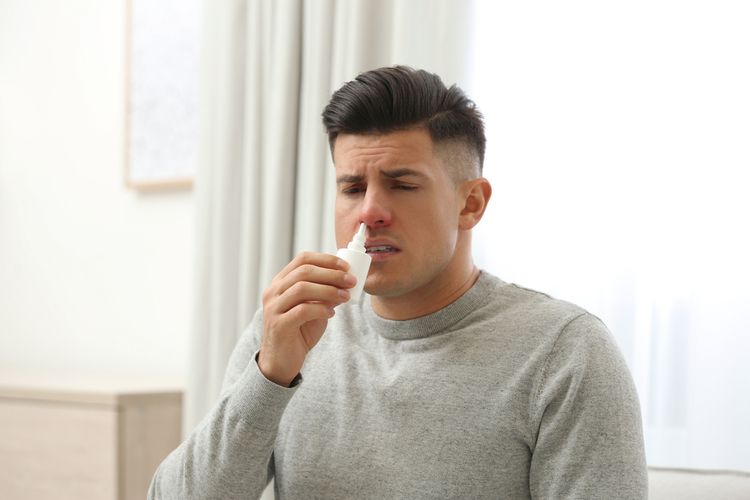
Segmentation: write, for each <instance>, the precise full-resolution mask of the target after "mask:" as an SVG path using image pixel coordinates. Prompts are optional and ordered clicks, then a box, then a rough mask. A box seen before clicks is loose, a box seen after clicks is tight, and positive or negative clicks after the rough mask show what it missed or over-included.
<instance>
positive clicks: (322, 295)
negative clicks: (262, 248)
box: [258, 252, 356, 387]
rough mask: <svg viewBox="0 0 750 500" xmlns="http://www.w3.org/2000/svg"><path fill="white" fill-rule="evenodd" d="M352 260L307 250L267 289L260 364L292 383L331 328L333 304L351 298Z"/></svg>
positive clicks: (285, 382)
mask: <svg viewBox="0 0 750 500" xmlns="http://www.w3.org/2000/svg"><path fill="white" fill-rule="evenodd" d="M348 270H349V264H348V263H347V262H346V261H344V260H341V259H340V258H338V257H336V256H335V255H329V254H325V253H311V252H304V253H301V254H299V255H298V256H297V257H295V258H294V260H292V261H291V262H290V263H289V264H288V265H287V266H286V267H285V268H284V269H282V270H281V272H280V273H279V274H277V275H276V276H275V277H274V279H273V280H272V281H271V284H270V285H268V288H266V289H265V290H264V291H263V338H262V340H261V347H260V353H259V356H258V367H259V368H260V371H261V372H262V373H263V375H264V376H265V377H266V378H267V379H268V380H270V381H272V382H275V383H276V384H279V385H282V386H284V387H288V386H289V384H290V383H291V382H292V380H294V377H296V376H297V374H298V373H299V372H300V370H301V369H302V364H303V363H304V361H305V357H306V356H307V353H308V352H310V350H311V349H312V348H313V347H315V345H316V344H317V343H318V341H319V340H320V338H321V337H322V336H323V332H325V329H326V326H327V325H328V320H329V319H330V318H331V317H333V314H334V311H333V308H334V307H335V306H337V305H339V304H341V303H343V302H346V301H347V300H349V291H348V290H347V289H349V288H351V287H353V286H354V285H355V283H356V278H355V277H354V276H352V275H351V274H347V273H346V271H348Z"/></svg>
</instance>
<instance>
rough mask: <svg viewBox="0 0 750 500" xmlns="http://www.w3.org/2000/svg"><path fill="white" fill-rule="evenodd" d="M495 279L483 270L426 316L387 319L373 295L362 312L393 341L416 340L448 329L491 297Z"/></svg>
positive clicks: (368, 320) (378, 331)
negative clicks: (375, 306)
mask: <svg viewBox="0 0 750 500" xmlns="http://www.w3.org/2000/svg"><path fill="white" fill-rule="evenodd" d="M495 281H499V280H498V279H497V278H494V277H493V276H492V275H490V274H488V273H486V272H484V271H480V272H479V277H478V278H477V281H476V282H475V283H474V285H472V287H471V288H469V289H468V290H467V291H466V292H464V294H463V295H461V296H460V297H459V298H458V299H456V300H455V301H453V302H452V303H450V304H448V305H447V306H445V307H443V308H442V309H439V310H437V311H435V312H433V313H430V314H427V315H425V316H420V317H418V318H414V319H407V320H392V319H385V318H382V317H380V316H378V315H377V313H376V312H375V311H373V309H372V298H371V297H370V296H369V295H366V296H365V298H364V300H363V301H362V314H363V316H364V319H365V322H366V323H367V326H368V327H370V328H371V329H372V330H374V331H375V332H377V333H378V334H380V335H381V336H382V337H385V338H386V339H389V340H414V339H422V338H426V337H430V336H432V335H435V334H437V333H442V332H445V331H448V330H449V329H450V328H451V327H452V326H453V325H455V324H456V323H458V322H459V321H460V320H461V319H463V318H465V317H466V316H467V315H468V314H470V313H471V312H472V311H474V310H476V309H477V308H479V307H480V306H482V305H483V304H484V303H485V302H487V301H488V300H489V299H490V296H491V291H492V289H493V288H494V285H495V283H494V282H495Z"/></svg>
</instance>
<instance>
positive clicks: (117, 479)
mask: <svg viewBox="0 0 750 500" xmlns="http://www.w3.org/2000/svg"><path fill="white" fill-rule="evenodd" d="M0 383H1V382H0ZM181 413H182V394H181V392H180V391H178V390H161V391H156V390H148V389H143V388H139V389H137V390H128V389H122V388H119V389H106V388H103V387H101V386H100V387H98V388H96V389H75V388H65V389H61V388H55V389H52V388H43V387H40V386H38V385H37V386H35V387H33V388H32V387H25V386H21V385H0V498H2V499H4V500H24V499H33V500H46V499H50V500H51V499H54V500H65V499H76V500H85V499H96V500H109V499H112V500H130V499H139V500H143V499H144V498H145V497H146V491H147V490H148V486H149V484H150V482H151V477H152V476H153V473H154V471H155V470H156V467H157V466H158V464H159V463H160V462H161V461H162V460H163V459H164V457H166V456H167V454H169V452H170V451H172V450H173V449H174V448H176V447H177V446H178V445H179V443H180V437H181V418H182V417H181Z"/></svg>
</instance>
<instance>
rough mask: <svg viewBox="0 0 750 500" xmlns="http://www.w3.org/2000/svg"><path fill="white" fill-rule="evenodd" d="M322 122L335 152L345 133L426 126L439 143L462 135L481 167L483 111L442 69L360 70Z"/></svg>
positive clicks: (460, 138)
mask: <svg viewBox="0 0 750 500" xmlns="http://www.w3.org/2000/svg"><path fill="white" fill-rule="evenodd" d="M323 125H324V126H325V128H326V132H327V133H328V143H329V145H330V147H331V153H333V147H334V144H335V142H336V137H338V135H339V134H341V133H346V134H373V133H374V134H387V133H390V132H395V131H397V130H404V129H409V128H413V127H418V126H424V127H425V129H426V130H427V132H428V133H429V134H430V137H431V138H432V141H433V142H434V143H435V144H436V145H437V144H439V143H443V142H449V141H457V142H461V143H463V144H464V145H465V146H467V147H468V148H469V152H470V153H471V157H474V158H476V161H477V164H478V167H479V173H480V175H481V172H482V166H483V164H484V149H485V143H486V139H485V136H484V121H483V118H482V114H481V113H480V112H479V110H478V109H477V107H476V105H475V104H474V102H473V101H472V100H471V99H469V98H468V97H467V96H466V94H465V93H464V91H463V90H461V89H460V88H459V87H458V86H456V85H452V86H451V87H450V88H446V86H445V84H444V83H443V81H442V80H441V79H440V77H439V76H438V75H436V74H434V73H429V72H427V71H424V70H416V69H413V68H410V67H408V66H392V67H386V68H379V69H375V70H371V71H367V72H364V73H361V74H360V75H358V76H357V77H356V78H355V79H354V80H352V81H349V82H346V83H345V84H344V85H343V86H341V88H339V89H338V90H337V91H336V92H334V93H333V95H332V96H331V100H330V102H329V103H328V105H327V106H326V107H325V109H324V110H323Z"/></svg>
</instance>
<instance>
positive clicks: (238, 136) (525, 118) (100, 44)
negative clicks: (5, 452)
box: [0, 0, 750, 471]
mask: <svg viewBox="0 0 750 500" xmlns="http://www.w3.org/2000/svg"><path fill="white" fill-rule="evenodd" d="M749 23H750V7H748V6H747V5H746V3H745V2H741V1H724V0H718V1H711V2H709V1H694V2H676V1H663V0H657V1H650V2H645V1H631V2H626V3H622V2H618V3H612V2H594V1H574V2H565V3H559V2H534V3H525V2H524V3H521V2H491V1H481V0H476V1H458V0H453V1H450V0H439V1H426V0H417V1H411V2H407V1H399V0H390V1H383V2H375V1H364V0H351V1H344V0H339V1H334V0H328V1H325V0H310V1H276V2H271V1H252V0H244V1H241V0H226V1H219V2H200V1H198V0H191V1H186V2H178V1H174V0H172V1H170V0H159V1H154V2H145V1H143V0H129V1H125V0H122V1H117V2H111V1H110V2H100V1H93V0H75V1H70V2H55V1H51V0H32V1H21V0H0V385H3V384H5V385H9V384H10V385H13V384H15V386H18V385H19V384H20V385H23V383H22V382H19V381H29V380H33V381H34V384H36V386H42V385H45V384H47V382H49V384H48V385H50V386H53V385H55V382H57V385H60V380H75V381H76V382H75V384H79V383H80V381H89V382H90V381H91V380H117V381H118V387H123V386H128V385H129V384H130V385H132V386H138V387H151V386H152V387H155V388H160V389H163V388H171V389H174V390H176V391H179V392H183V393H184V405H183V409H184V411H183V413H182V417H181V418H182V422H183V426H182V432H183V434H184V433H187V432H189V431H190V429H192V427H193V426H195V424H196V423H197V422H198V421H199V420H200V419H201V418H202V417H203V415H205V413H206V412H207V411H208V409H209V408H210V406H211V404H212V403H213V401H215V398H216V396H217V395H218V391H219V389H220V387H221V381H222V375H223V370H224V368H225V365H226V361H227V359H228V356H229V354H230V353H231V349H232V347H233V345H234V343H235V341H236V339H237V338H238V337H239V335H240V333H241V331H242V329H243V328H244V327H245V326H246V325H247V323H249V321H250V319H251V317H252V314H253V313H254V312H255V310H256V309H257V306H258V298H259V293H260V291H262V289H263V288H264V287H265V285H266V284H267V283H268V281H269V280H270V278H271V277H272V276H273V275H274V274H275V273H276V272H277V271H278V270H279V269H280V268H281V267H282V266H283V265H284V264H285V263H286V262H288V260H289V259H290V258H291V256H292V255H294V254H295V253H296V252H297V251H299V250H302V249H306V250H323V251H332V250H333V249H334V240H333V232H332V213H333V212H332V199H333V185H332V167H331V162H330V157H329V154H328V151H327V144H326V140H325V137H324V133H323V129H322V126H321V125H320V120H319V116H320V111H321V110H322V108H323V106H324V105H325V103H326V101H327V99H328V97H329V96H330V93H331V92H332V91H333V90H335V89H336V88H338V87H339V86H340V85H341V84H342V83H343V82H345V81H347V80H350V79H352V78H354V77H355V76H356V74H357V73H358V72H361V71H364V70H367V69H371V68H374V67H378V66H383V65H390V64H408V65H412V66H415V67H420V68H424V69H427V70H430V71H434V72H437V73H438V74H440V75H441V76H442V78H443V79H444V81H445V82H446V83H447V84H453V83H455V84H458V85H459V86H460V87H462V88H464V89H465V90H466V91H467V92H468V94H469V95H470V97H472V98H473V99H474V100H475V101H476V103H477V105H478V107H479V108H480V110H481V111H482V112H483V114H484V115H485V119H486V126H487V136H488V146H487V157H486V161H485V172H484V174H485V176H486V177H487V178H489V179H490V181H491V182H492V184H493V187H494V194H493V198H492V202H491V204H490V207H489V210H488V213H487V215H486V217H485V219H484V220H483V221H482V224H480V226H479V229H478V231H477V234H476V236H475V256H476V260H477V262H478V264H479V265H480V266H481V267H483V268H485V269H488V270H490V271H491V272H493V273H494V274H496V275H498V276H499V277H501V278H502V279H504V280H506V281H511V282H515V283H519V284H521V285H524V286H528V287H531V288H535V289H539V290H542V291H545V292H547V293H550V294H552V295H554V296H556V297H558V298H561V299H565V300H569V301H572V302H576V303H578V304H580V305H581V306H583V307H585V308H587V309H588V310H590V311H591V312H592V313H594V314H596V315H598V316H599V317H601V318H602V319H603V320H604V322H605V323H606V324H607V325H608V326H609V328H610V329H611V330H612V333H613V335H614V336H615V338H616V339H617V341H618V343H619V345H620V347H621V349H622V351H623V354H624V355H625V358H626V360H627V362H628V364H629V366H630V368H631V371H632V373H633V377H634V379H635V381H636V384H637V386H638V390H639V393H640V397H641V405H642V411H643V419H644V428H645V432H646V445H647V455H648V460H649V463H650V464H651V465H658V466H670V467H691V468H708V469H738V470H746V471H750V451H748V450H750V426H748V424H747V423H748V422H750V387H749V386H750V368H748V360H749V359H750V358H749V357H750V292H748V289H747V283H748V280H749V279H750V264H748V255H750V235H749V231H748V226H749V224H748V214H750V197H748V196H747V191H748V186H749V185H748V180H747V175H746V173H747V171H748V168H749V167H750V140H749V137H750V118H749V117H750V94H749V93H748V91H747V89H748V88H750V31H748V30H747V26H748V24H749ZM70 383H71V384H73V383H74V382H70ZM84 385H85V384H84ZM0 411H2V409H0Z"/></svg>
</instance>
